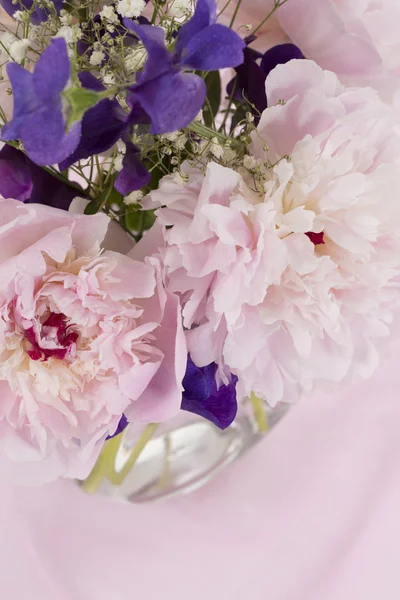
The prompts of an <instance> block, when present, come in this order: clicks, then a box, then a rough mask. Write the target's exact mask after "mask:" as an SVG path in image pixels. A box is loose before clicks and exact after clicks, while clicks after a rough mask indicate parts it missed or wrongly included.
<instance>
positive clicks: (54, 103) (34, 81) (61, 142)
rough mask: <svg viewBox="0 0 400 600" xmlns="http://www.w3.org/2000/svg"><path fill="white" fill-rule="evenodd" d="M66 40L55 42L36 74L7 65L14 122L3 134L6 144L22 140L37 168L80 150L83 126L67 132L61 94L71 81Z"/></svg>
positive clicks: (40, 63) (45, 53) (41, 59)
mask: <svg viewBox="0 0 400 600" xmlns="http://www.w3.org/2000/svg"><path fill="white" fill-rule="evenodd" d="M70 70H71V68H70V62H69V58H68V52H67V44H66V42H65V40H64V39H62V38H59V39H55V40H52V41H51V43H50V45H49V46H48V48H46V50H45V51H44V52H43V54H42V55H41V57H40V58H39V60H38V62H37V63H36V66H35V70H34V72H33V73H30V72H29V71H27V70H25V69H24V68H23V67H22V66H21V65H19V64H17V63H9V64H8V65H7V73H8V76H9V78H10V82H11V85H12V88H13V95H14V112H13V118H12V120H11V121H10V122H9V123H6V125H4V127H3V128H2V130H1V137H2V139H3V140H5V141H11V140H17V139H20V140H21V141H22V143H23V144H24V147H25V150H26V152H27V154H28V156H29V157H30V158H31V159H32V160H33V162H35V163H36V164H38V165H52V164H54V163H58V162H61V161H62V160H64V159H65V158H66V157H67V156H69V155H70V154H71V153H72V152H73V151H74V150H75V148H76V147H77V145H78V143H79V139H80V135H81V122H77V123H74V124H73V125H72V127H71V128H70V129H69V131H66V119H65V116H64V113H63V104H62V97H61V92H62V91H63V90H64V88H65V87H66V86H67V83H68V80H69V77H70Z"/></svg>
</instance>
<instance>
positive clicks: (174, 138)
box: [160, 131, 179, 142]
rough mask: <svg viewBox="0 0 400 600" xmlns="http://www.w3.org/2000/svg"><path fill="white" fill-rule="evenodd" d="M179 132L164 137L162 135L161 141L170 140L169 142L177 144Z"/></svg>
mask: <svg viewBox="0 0 400 600" xmlns="http://www.w3.org/2000/svg"><path fill="white" fill-rule="evenodd" d="M178 135H179V134H178V132H177V131H171V132H170V133H164V134H163V135H160V139H161V140H168V141H169V142H175V140H176V139H177V137H178Z"/></svg>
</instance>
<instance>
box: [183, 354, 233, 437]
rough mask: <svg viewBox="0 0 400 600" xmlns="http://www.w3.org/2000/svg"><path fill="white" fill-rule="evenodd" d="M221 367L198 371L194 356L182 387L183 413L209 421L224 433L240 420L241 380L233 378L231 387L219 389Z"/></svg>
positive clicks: (208, 366)
mask: <svg viewBox="0 0 400 600" xmlns="http://www.w3.org/2000/svg"><path fill="white" fill-rule="evenodd" d="M216 371H217V365H216V364H215V363H211V364H210V365H207V366H206V367H201V368H200V367H196V365H194V363H193V361H192V360H191V358H190V356H189V357H188V364H187V368H186V374H185V377H184V379H183V382H182V385H183V387H184V391H183V394H182V404H181V409H182V410H186V411H188V412H192V413H194V414H196V415H199V416H201V417H204V418H205V419H208V420H209V421H211V422H212V423H214V424H215V425H216V426H217V427H219V428H220V429H225V428H226V427H229V425H230V424H231V423H232V421H233V420H234V419H235V417H236V413H237V401H236V383H237V377H236V376H234V375H232V376H231V381H230V383H229V384H228V385H221V386H220V387H219V388H217V384H216V380H215V375H216Z"/></svg>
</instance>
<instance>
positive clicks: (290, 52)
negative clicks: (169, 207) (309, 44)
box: [261, 44, 304, 75]
mask: <svg viewBox="0 0 400 600" xmlns="http://www.w3.org/2000/svg"><path fill="white" fill-rule="evenodd" d="M295 58H297V59H301V58H304V56H303V54H302V52H301V50H300V49H299V48H298V47H297V46H295V45H294V44H278V46H273V47H272V48H270V49H269V50H267V51H266V52H265V54H264V55H263V57H262V59H261V68H262V70H263V71H264V73H265V74H266V75H268V74H269V73H270V72H271V71H272V70H273V69H275V67H276V66H277V65H283V64H285V63H287V62H289V61H290V60H293V59H295Z"/></svg>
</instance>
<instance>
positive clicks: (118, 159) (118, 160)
mask: <svg viewBox="0 0 400 600" xmlns="http://www.w3.org/2000/svg"><path fill="white" fill-rule="evenodd" d="M123 160H124V156H123V154H117V156H116V157H115V159H114V171H122V167H123V165H122V161H123Z"/></svg>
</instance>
